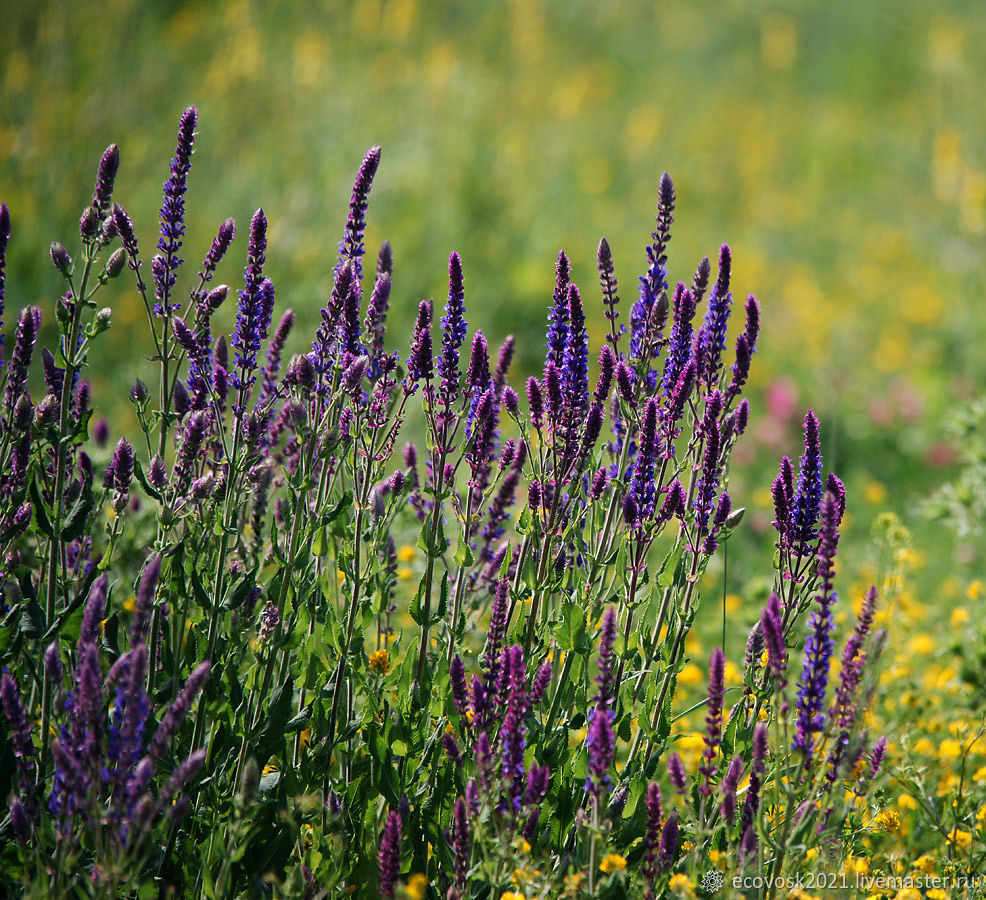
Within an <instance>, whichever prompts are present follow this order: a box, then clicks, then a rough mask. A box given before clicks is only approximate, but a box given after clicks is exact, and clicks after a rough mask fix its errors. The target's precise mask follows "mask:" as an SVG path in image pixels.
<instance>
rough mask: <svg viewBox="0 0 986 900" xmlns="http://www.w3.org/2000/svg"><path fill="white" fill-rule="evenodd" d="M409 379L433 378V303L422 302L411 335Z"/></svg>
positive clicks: (408, 363) (408, 365)
mask: <svg viewBox="0 0 986 900" xmlns="http://www.w3.org/2000/svg"><path fill="white" fill-rule="evenodd" d="M407 374H408V378H410V379H411V380H412V381H419V380H421V379H426V380H427V379H431V378H432V377H433V374H434V373H433V370H432V355H431V302H430V301H428V300H422V301H421V303H420V304H419V305H418V317H417V319H416V320H415V323H414V331H413V332H412V335H411V354H410V356H409V357H408V362H407Z"/></svg>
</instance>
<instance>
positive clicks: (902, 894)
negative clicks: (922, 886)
mask: <svg viewBox="0 0 986 900" xmlns="http://www.w3.org/2000/svg"><path fill="white" fill-rule="evenodd" d="M894 900H921V892H920V891H919V890H917V888H901V889H900V890H899V891H897V893H896V894H894Z"/></svg>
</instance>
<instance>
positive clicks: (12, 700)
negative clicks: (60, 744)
mask: <svg viewBox="0 0 986 900" xmlns="http://www.w3.org/2000/svg"><path fill="white" fill-rule="evenodd" d="M0 704H2V705H3V711H4V714H5V715H6V717H7V727H8V730H9V733H10V737H11V743H12V744H13V747H14V757H15V759H16V760H17V771H18V773H19V774H20V780H21V782H22V788H23V789H27V788H28V785H29V784H30V775H31V774H32V773H33V772H34V744H33V743H32V741H31V726H30V725H29V724H28V721H27V713H26V712H25V711H24V704H23V702H22V701H21V692H20V689H19V688H18V686H17V682H16V681H15V680H14V676H13V675H11V674H10V673H9V672H8V671H7V670H6V669H4V671H3V675H2V676H0Z"/></svg>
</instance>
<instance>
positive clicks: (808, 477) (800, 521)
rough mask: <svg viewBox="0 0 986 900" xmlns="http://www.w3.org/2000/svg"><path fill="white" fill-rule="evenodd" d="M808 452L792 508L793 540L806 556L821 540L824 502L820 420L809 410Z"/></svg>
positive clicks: (807, 429) (802, 459)
mask: <svg viewBox="0 0 986 900" xmlns="http://www.w3.org/2000/svg"><path fill="white" fill-rule="evenodd" d="M804 430H805V452H804V455H803V456H802V457H801V464H800V467H799V472H798V488H797V492H796V493H795V494H794V500H793V503H792V506H791V529H792V534H791V540H792V542H793V544H794V547H795V550H796V552H797V553H798V554H799V555H801V556H805V555H807V554H808V553H809V552H810V549H809V547H810V545H811V543H812V542H813V541H814V540H815V538H816V537H817V536H818V532H817V531H816V527H815V526H816V523H817V521H818V509H819V505H820V504H821V502H822V493H823V486H822V441H821V436H820V434H819V425H818V418H817V417H816V416H815V414H814V413H813V412H812V411H811V410H810V409H809V410H808V412H807V413H805V425H804Z"/></svg>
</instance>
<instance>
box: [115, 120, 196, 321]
mask: <svg viewBox="0 0 986 900" xmlns="http://www.w3.org/2000/svg"><path fill="white" fill-rule="evenodd" d="M197 123H198V111H197V110H196V109H195V107H194V106H189V107H188V108H187V109H186V110H185V111H184V112H183V113H182V115H181V120H180V121H179V123H178V144H177V146H176V148H175V155H174V158H173V159H172V160H171V173H170V177H169V178H168V180H167V181H166V182H165V183H164V202H163V204H162V206H161V231H160V233H161V237H160V239H159V240H158V245H157V246H158V251H159V253H160V254H161V255H160V257H156V259H157V258H160V259H161V260H162V264H161V265H158V266H156V267H154V268H155V271H154V285H155V290H154V296H155V298H156V299H157V303H156V304H155V307H154V312H155V314H157V315H159V316H168V315H170V314H171V312H173V311H175V310H177V309H179V308H180V307H179V305H178V304H175V305H174V306H171V305H170V304H169V299H170V297H171V289H172V288H173V287H174V285H175V272H176V271H177V269H178V266H180V265H181V264H182V262H183V260H181V259H179V258H178V253H179V252H180V250H181V243H182V238H183V237H184V236H185V192H186V191H187V190H188V185H187V180H188V173H189V171H190V169H191V166H192V149H193V145H194V143H195V126H196V124H197ZM114 221H115V220H114ZM118 227H119V226H118ZM121 236H122V231H121Z"/></svg>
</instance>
